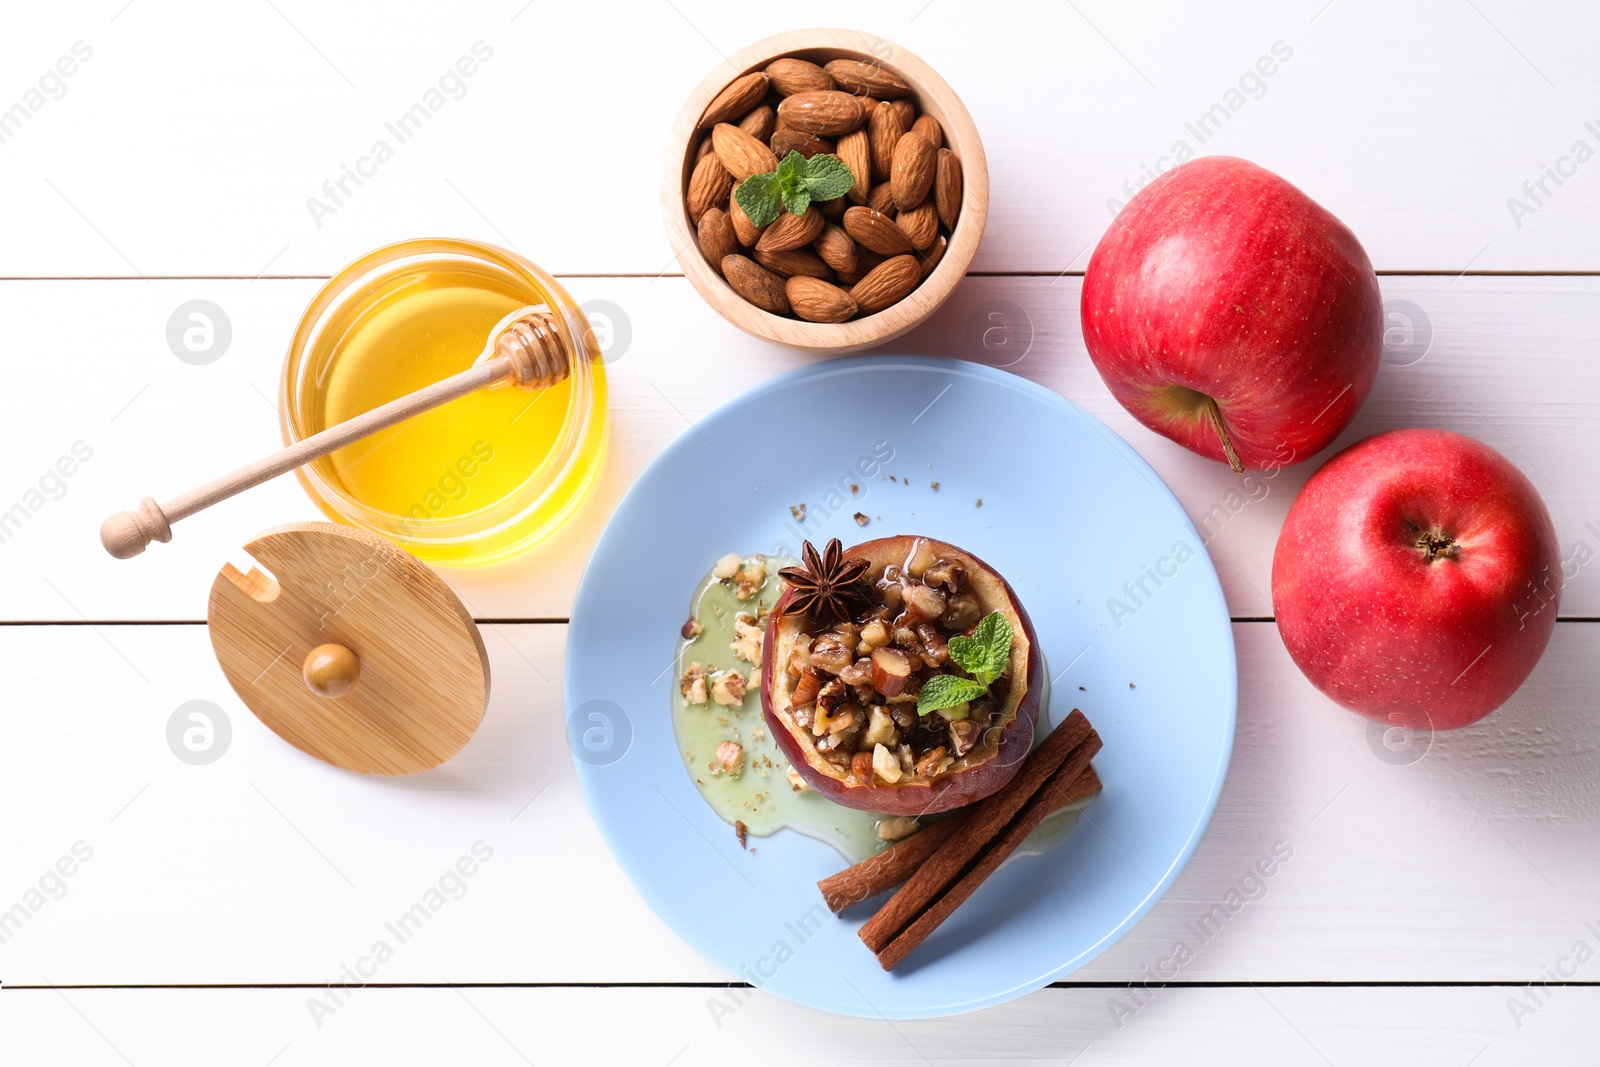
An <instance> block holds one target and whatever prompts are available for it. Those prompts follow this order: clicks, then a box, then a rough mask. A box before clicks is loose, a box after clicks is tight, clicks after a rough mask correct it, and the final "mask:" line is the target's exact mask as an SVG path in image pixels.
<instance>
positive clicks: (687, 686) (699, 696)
mask: <svg viewBox="0 0 1600 1067" xmlns="http://www.w3.org/2000/svg"><path fill="white" fill-rule="evenodd" d="M678 692H680V693H682V694H683V699H685V700H687V701H688V702H689V703H691V704H704V703H705V702H706V669H705V667H704V666H702V665H701V664H699V663H691V664H689V669H688V670H686V671H684V672H683V677H682V678H679V679H678Z"/></svg>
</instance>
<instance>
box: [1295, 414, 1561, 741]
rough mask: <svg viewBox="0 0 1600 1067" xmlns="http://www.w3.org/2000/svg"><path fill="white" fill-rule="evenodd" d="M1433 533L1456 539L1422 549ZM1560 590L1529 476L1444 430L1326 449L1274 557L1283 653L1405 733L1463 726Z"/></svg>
mask: <svg viewBox="0 0 1600 1067" xmlns="http://www.w3.org/2000/svg"><path fill="white" fill-rule="evenodd" d="M1432 531H1437V532H1438V533H1440V534H1442V535H1444V536H1445V537H1447V538H1450V539H1452V540H1453V544H1452V545H1451V546H1449V547H1448V548H1446V550H1445V553H1444V554H1442V555H1439V556H1438V557H1437V558H1435V559H1433V560H1431V561H1430V560H1429V558H1428V553H1427V552H1426V551H1425V550H1424V549H1423V548H1420V547H1418V544H1417V541H1418V539H1419V537H1421V536H1423V535H1425V534H1427V533H1429V532H1432ZM1452 549H1453V550H1454V551H1455V552H1456V554H1455V555H1454V556H1453V557H1452V556H1450V555H1449V552H1450V551H1451V550H1452ZM1560 602H1561V553H1560V549H1559V546H1558V544H1557V542H1556V533H1555V527H1554V526H1553V525H1552V524H1551V522H1550V513H1549V512H1548V511H1547V510H1546V509H1545V506H1544V501H1543V500H1541V499H1540V498H1539V494H1538V492H1537V491H1536V490H1535V489H1534V487H1533V484H1532V483H1531V482H1529V481H1528V479H1527V477H1526V476H1525V475H1523V473H1522V472H1521V471H1519V470H1518V469H1517V468H1516V467H1514V466H1512V465H1511V463H1510V462H1509V461H1508V460H1507V459H1506V458H1505V457H1504V456H1502V455H1501V454H1500V453H1498V452H1496V451H1495V450H1494V449H1492V448H1490V447H1489V446H1488V445H1485V444H1483V443H1481V442H1479V441H1475V440H1473V439H1472V438H1470V437H1465V436H1463V435H1461V434H1458V433H1451V432H1450V431H1448V430H1420V429H1419V430H1394V431H1392V432H1390V433H1384V434H1379V435H1378V436H1376V437H1369V438H1367V439H1366V440H1364V441H1360V442H1358V443H1356V444H1354V445H1351V446H1350V447H1349V448H1347V449H1345V450H1344V451H1343V452H1340V453H1339V454H1338V455H1337V456H1335V457H1333V458H1332V459H1331V460H1329V461H1328V463H1327V464H1326V465H1325V466H1324V467H1322V469H1321V470H1319V471H1317V472H1316V473H1315V474H1314V475H1312V476H1311V479H1310V480H1309V481H1308V482H1306V486H1305V488H1304V489H1302V490H1301V491H1300V495H1299V497H1298V498H1296V500H1295V502H1294V505H1293V506H1292V507H1291V508H1290V509H1289V517H1288V518H1287V519H1286V520H1285V521H1284V524H1283V530H1282V532H1281V533H1279V535H1278V547H1277V550H1276V551H1275V552H1274V554H1273V558H1272V609H1273V612H1274V614H1275V615H1276V617H1277V620H1278V632H1279V633H1280V634H1282V635H1283V643H1284V645H1285V646H1287V647H1288V649H1289V655H1290V656H1291V657H1292V658H1293V659H1294V661H1295V664H1296V665H1297V666H1298V667H1299V668H1300V670H1301V671H1303V672H1304V673H1305V676H1306V677H1307V678H1309V679H1310V680H1311V683H1312V684H1313V685H1315V686H1316V687H1317V688H1318V689H1320V690H1322V691H1323V692H1324V693H1326V694H1327V695H1328V696H1330V697H1332V698H1333V699H1334V700H1335V701H1337V702H1338V703H1340V704H1342V705H1344V706H1345V707H1347V708H1349V709H1351V710H1352V711H1357V712H1360V713H1361V714H1363V715H1365V716H1367V717H1368V718H1372V719H1377V720H1379V721H1382V722H1388V723H1393V724H1394V725H1398V726H1405V727H1409V728H1411V729H1418V730H1423V729H1434V730H1450V729H1454V728H1456V727H1458V726H1465V725H1467V724H1469V723H1473V722H1476V721H1478V720H1479V719H1481V718H1483V717H1484V716H1485V715H1487V714H1489V713H1490V712H1491V711H1493V710H1494V709H1495V708H1497V707H1499V706H1500V705H1501V704H1503V703H1505V701H1506V699H1507V698H1508V697H1510V696H1511V694H1512V693H1513V692H1514V691H1515V690H1516V688H1517V687H1518V686H1519V685H1521V684H1522V682H1523V681H1524V679H1526V678H1527V677H1528V674H1529V672H1530V671H1532V670H1533V667H1534V664H1535V663H1537V662H1538V661H1539V656H1540V655H1541V654H1542V653H1543V652H1544V649H1545V645H1546V644H1548V643H1549V641H1550V633H1551V631H1552V630H1554V629H1555V624H1556V612H1557V610H1558V608H1559V606H1560Z"/></svg>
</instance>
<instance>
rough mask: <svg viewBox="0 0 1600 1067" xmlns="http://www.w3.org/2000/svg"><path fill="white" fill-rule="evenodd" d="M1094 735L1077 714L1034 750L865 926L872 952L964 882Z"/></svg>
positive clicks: (863, 931) (864, 937)
mask: <svg viewBox="0 0 1600 1067" xmlns="http://www.w3.org/2000/svg"><path fill="white" fill-rule="evenodd" d="M1092 732H1093V730H1092V729H1091V728H1090V726H1089V720H1088V719H1087V718H1085V717H1084V714H1083V712H1081V711H1079V710H1078V709H1076V708H1074V709H1073V710H1072V714H1071V715H1068V716H1067V718H1066V720H1065V721H1064V722H1062V723H1061V725H1060V726H1057V727H1056V728H1055V729H1054V730H1052V731H1050V736H1048V737H1046V738H1045V739H1044V741H1043V742H1041V743H1040V745H1039V747H1038V748H1036V749H1034V750H1033V753H1032V754H1031V755H1030V756H1028V759H1027V762H1025V763H1024V764H1023V765H1022V769H1021V770H1019V771H1018V772H1017V774H1016V776H1015V777H1013V778H1012V779H1011V781H1009V782H1007V783H1006V784H1005V785H1003V786H1001V787H1000V789H999V790H998V791H997V792H995V793H993V794H991V795H990V796H989V797H987V798H986V799H984V800H983V801H981V802H980V803H978V804H977V805H976V806H974V807H973V809H972V814H971V815H970V816H968V818H967V819H966V820H965V821H964V822H963V823H962V824H961V825H960V826H959V827H957V828H956V829H955V831H954V832H953V833H951V835H950V837H949V838H948V839H947V840H946V841H945V842H944V845H943V847H941V848H939V849H938V850H937V851H935V852H934V854H933V855H932V856H930V857H929V858H928V859H927V861H926V862H924V863H923V864H922V866H921V867H919V868H917V873H915V874H913V875H912V876H911V877H910V878H909V879H908V880H907V881H906V884H905V885H904V886H902V887H901V888H900V891H899V892H898V893H896V894H895V895H894V896H892V897H890V898H889V900H888V902H887V903H886V904H884V906H883V907H882V908H880V909H878V913H877V914H876V915H874V916H873V917H872V918H870V919H868V920H867V921H866V922H865V923H864V924H862V927H861V929H860V930H859V931H858V932H857V933H858V936H859V937H860V938H861V940H862V941H864V942H865V943H866V945H867V947H868V948H870V949H871V950H872V951H873V952H882V951H883V950H884V949H885V948H887V947H888V945H889V943H890V942H891V941H893V940H894V939H895V938H896V937H898V936H899V935H900V934H901V932H902V931H904V930H905V928H906V927H908V926H910V925H911V924H912V923H913V922H914V921H915V920H916V919H917V917H918V916H920V915H921V914H922V913H923V912H924V911H926V910H927V908H928V906H929V905H930V904H932V903H933V902H934V901H935V900H936V899H938V897H939V895H940V894H942V893H943V892H944V891H945V890H946V889H948V888H949V887H950V886H951V885H952V884H953V883H954V882H955V881H956V879H958V878H959V877H960V876H961V873H962V872H963V871H964V870H965V869H966V868H967V865H968V864H970V863H971V862H972V861H973V860H975V859H976V858H977V857H978V855H979V853H980V852H982V851H983V850H984V848H986V847H987V846H988V845H989V843H990V842H992V841H994V840H995V839H996V838H997V837H999V836H1000V834H1001V832H1002V831H1004V829H1005V827H1006V826H1007V824H1009V823H1010V822H1011V820H1012V819H1014V818H1016V815H1017V813H1018V812H1019V811H1021V810H1022V807H1023V805H1024V804H1026V803H1027V802H1028V800H1029V799H1030V798H1031V797H1032V796H1033V795H1034V794H1035V793H1037V792H1038V791H1039V790H1040V789H1042V788H1043V787H1044V784H1045V782H1046V781H1047V780H1049V779H1050V777H1051V776H1052V775H1054V774H1055V772H1056V771H1057V770H1058V769H1060V767H1061V765H1062V763H1064V762H1066V759H1067V757H1068V756H1069V755H1070V754H1071V753H1072V750H1073V749H1075V748H1077V747H1078V746H1079V745H1080V744H1082V743H1083V741H1084V739H1085V738H1087V737H1088V736H1089V735H1090V734H1091V733H1092Z"/></svg>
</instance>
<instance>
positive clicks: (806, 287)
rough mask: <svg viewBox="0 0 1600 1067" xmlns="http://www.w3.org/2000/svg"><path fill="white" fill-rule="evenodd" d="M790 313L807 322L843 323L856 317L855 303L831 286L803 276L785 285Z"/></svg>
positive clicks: (818, 279)
mask: <svg viewBox="0 0 1600 1067" xmlns="http://www.w3.org/2000/svg"><path fill="white" fill-rule="evenodd" d="M784 293H785V295H786V296H787V297H788V298H789V309H790V310H791V311H793V312H794V313H795V314H796V315H798V316H800V317H801V318H802V319H805V320H806V321H807V322H844V321H845V320H846V319H848V318H850V317H851V316H852V315H854V314H855V313H856V302H855V299H854V298H853V297H852V296H851V295H850V294H849V293H847V292H845V291H844V290H843V289H841V288H839V287H838V286H837V285H834V284H833V283H832V282H825V281H823V280H822V279H820V278H807V277H804V276H801V277H794V278H790V279H789V281H788V282H787V283H785V285H784Z"/></svg>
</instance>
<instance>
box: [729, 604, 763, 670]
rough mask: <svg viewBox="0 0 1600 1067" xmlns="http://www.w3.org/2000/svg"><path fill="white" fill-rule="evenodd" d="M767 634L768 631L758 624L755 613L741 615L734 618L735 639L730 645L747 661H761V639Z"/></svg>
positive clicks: (734, 651)
mask: <svg viewBox="0 0 1600 1067" xmlns="http://www.w3.org/2000/svg"><path fill="white" fill-rule="evenodd" d="M765 635H766V631H765V630H763V629H762V628H761V627H759V626H757V625H756V619H755V616H754V615H740V616H739V617H738V618H736V619H734V620H733V641H732V643H730V644H729V645H728V647H729V648H731V649H733V654H734V655H735V656H738V657H739V658H740V659H742V660H744V661H745V662H746V663H760V662H761V640H762V638H763V637H764V636H765Z"/></svg>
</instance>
